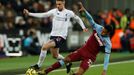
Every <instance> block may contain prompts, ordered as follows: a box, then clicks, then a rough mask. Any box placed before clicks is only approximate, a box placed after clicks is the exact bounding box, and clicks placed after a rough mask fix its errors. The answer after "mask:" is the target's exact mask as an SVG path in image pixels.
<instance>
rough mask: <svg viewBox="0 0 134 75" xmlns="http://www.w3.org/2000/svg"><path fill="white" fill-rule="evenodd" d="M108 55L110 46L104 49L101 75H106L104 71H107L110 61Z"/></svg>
mask: <svg viewBox="0 0 134 75" xmlns="http://www.w3.org/2000/svg"><path fill="white" fill-rule="evenodd" d="M110 53H111V44H107V45H106V47H105V56H104V68H103V72H102V75H106V71H107V68H108V64H109V59H110Z"/></svg>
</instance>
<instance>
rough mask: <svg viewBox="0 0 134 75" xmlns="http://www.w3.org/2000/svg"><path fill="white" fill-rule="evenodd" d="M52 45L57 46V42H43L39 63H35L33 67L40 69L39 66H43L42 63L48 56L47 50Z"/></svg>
mask: <svg viewBox="0 0 134 75" xmlns="http://www.w3.org/2000/svg"><path fill="white" fill-rule="evenodd" d="M52 47H55V42H54V41H53V40H49V41H48V42H47V43H45V44H43V46H42V48H41V52H40V56H39V60H38V62H37V64H36V65H33V66H31V67H32V68H35V69H39V67H41V65H42V63H43V61H44V59H45V57H46V54H47V50H48V49H49V48H52Z"/></svg>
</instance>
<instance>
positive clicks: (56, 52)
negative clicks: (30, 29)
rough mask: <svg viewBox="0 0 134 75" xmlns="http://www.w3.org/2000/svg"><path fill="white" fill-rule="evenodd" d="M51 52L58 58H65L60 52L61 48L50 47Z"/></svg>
mask: <svg viewBox="0 0 134 75" xmlns="http://www.w3.org/2000/svg"><path fill="white" fill-rule="evenodd" d="M50 52H51V54H52V55H53V58H55V59H58V60H60V59H64V57H63V56H62V55H61V54H59V48H50Z"/></svg>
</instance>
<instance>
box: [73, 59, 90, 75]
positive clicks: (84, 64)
mask: <svg viewBox="0 0 134 75" xmlns="http://www.w3.org/2000/svg"><path fill="white" fill-rule="evenodd" d="M91 64H92V61H91V59H85V60H83V61H82V62H81V64H80V68H79V69H78V70H77V71H76V73H74V74H72V75H83V74H84V73H85V72H86V70H87V69H88V68H90V66H91Z"/></svg>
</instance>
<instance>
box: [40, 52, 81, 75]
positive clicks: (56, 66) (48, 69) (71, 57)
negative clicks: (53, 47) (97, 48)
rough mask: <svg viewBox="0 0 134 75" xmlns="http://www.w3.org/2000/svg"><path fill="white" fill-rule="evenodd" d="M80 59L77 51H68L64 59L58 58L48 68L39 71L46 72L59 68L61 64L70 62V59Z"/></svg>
mask: <svg viewBox="0 0 134 75" xmlns="http://www.w3.org/2000/svg"><path fill="white" fill-rule="evenodd" d="M78 60H80V55H79V53H78V52H77V51H75V52H73V53H70V54H69V55H68V56H67V57H65V59H64V60H59V61H57V62H56V63H54V64H53V65H51V66H50V67H49V68H47V69H46V70H43V72H41V73H42V74H48V73H49V72H51V71H53V70H55V69H58V68H60V67H61V66H63V65H64V64H66V63H69V62H72V61H78Z"/></svg>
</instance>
